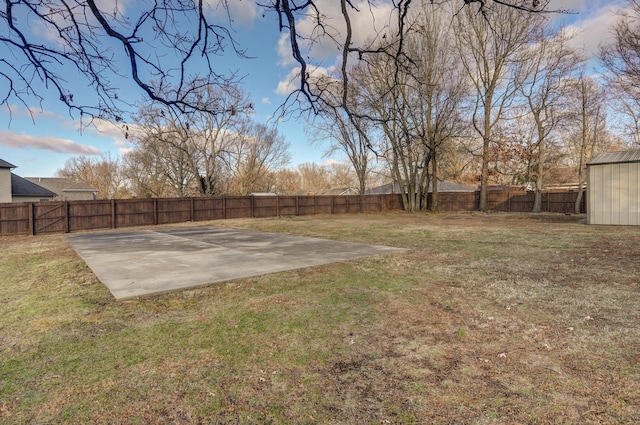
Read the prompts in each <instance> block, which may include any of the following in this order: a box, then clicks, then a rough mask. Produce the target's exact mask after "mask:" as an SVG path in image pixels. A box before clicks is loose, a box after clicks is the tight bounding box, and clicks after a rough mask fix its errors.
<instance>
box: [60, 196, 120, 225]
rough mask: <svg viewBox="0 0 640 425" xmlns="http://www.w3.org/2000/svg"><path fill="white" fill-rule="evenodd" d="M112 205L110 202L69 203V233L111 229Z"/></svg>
mask: <svg viewBox="0 0 640 425" xmlns="http://www.w3.org/2000/svg"><path fill="white" fill-rule="evenodd" d="M111 205H112V202H111V201H110V200H97V201H69V231H72V232H73V231H74V230H93V229H109V228H111V227H112V226H113V222H112V220H113V214H112V212H111Z"/></svg>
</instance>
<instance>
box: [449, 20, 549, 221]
mask: <svg viewBox="0 0 640 425" xmlns="http://www.w3.org/2000/svg"><path fill="white" fill-rule="evenodd" d="M481 12H482V13H479V12H478V11H475V10H473V9H472V8H466V9H465V10H464V11H463V12H462V13H458V14H457V19H456V20H455V25H456V31H457V33H458V34H459V37H458V38H457V41H458V46H459V51H460V55H461V58H462V61H463V64H464V67H465V69H466V71H467V75H468V76H469V79H470V81H471V82H472V84H473V87H474V89H475V102H474V108H473V116H472V118H473V119H472V122H473V128H474V129H475V131H476V133H477V134H478V136H479V137H480V138H481V139H482V154H481V160H482V168H481V173H480V205H479V209H480V210H486V209H487V184H488V180H489V171H490V164H489V161H490V153H491V148H492V144H493V143H496V140H495V139H494V137H493V132H494V129H495V128H496V126H497V125H498V124H499V123H500V121H501V119H502V118H503V114H504V112H505V110H506V109H507V108H508V107H509V106H510V105H511V102H512V101H513V98H514V95H515V94H516V91H517V89H518V85H517V82H518V81H517V79H516V78H515V74H514V73H515V71H516V69H517V65H518V64H519V62H520V61H521V60H522V59H523V58H522V54H523V53H524V52H525V51H526V48H527V47H528V44H529V41H530V39H531V35H532V34H534V33H535V32H536V31H537V28H538V27H539V26H540V25H542V24H543V20H542V18H541V17H539V16H536V15H532V14H528V13H523V12H522V11H520V10H517V9H512V8H491V9H484V11H482V10H481Z"/></svg>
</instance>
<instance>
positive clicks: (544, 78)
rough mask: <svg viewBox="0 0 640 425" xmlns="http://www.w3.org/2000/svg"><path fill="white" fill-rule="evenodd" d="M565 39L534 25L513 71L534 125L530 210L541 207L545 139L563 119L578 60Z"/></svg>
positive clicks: (561, 35)
mask: <svg viewBox="0 0 640 425" xmlns="http://www.w3.org/2000/svg"><path fill="white" fill-rule="evenodd" d="M569 41H570V37H569V36H567V34H566V32H565V31H562V30H560V31H556V32H553V33H549V32H548V31H547V30H546V29H545V28H538V29H537V30H536V32H535V33H534V37H533V38H532V40H531V42H532V44H531V46H530V47H529V49H528V51H527V52H526V54H525V55H524V56H523V60H522V61H521V62H520V66H519V70H518V73H517V77H518V78H520V79H521V81H520V84H519V86H520V87H519V89H520V94H521V96H522V97H523V98H524V101H525V103H526V105H527V109H528V112H529V116H530V119H531V120H532V121H533V123H534V124H535V132H534V133H533V134H534V142H533V143H532V144H531V146H532V148H534V149H535V157H536V160H537V167H536V171H535V175H536V179H535V199H534V203H533V212H540V211H541V209H542V189H543V187H544V173H545V170H546V168H547V167H548V164H547V139H548V138H549V136H550V134H551V133H552V132H553V131H554V130H556V129H557V127H558V125H560V124H561V122H562V121H563V120H566V118H567V114H565V113H564V111H565V110H566V105H565V103H566V98H567V96H568V90H570V81H571V79H572V77H573V74H574V73H575V72H576V71H577V70H578V67H579V65H580V63H581V60H582V58H580V57H579V55H578V54H577V53H576V52H575V51H574V50H573V49H571V48H570V47H568V45H567V43H568V42H569Z"/></svg>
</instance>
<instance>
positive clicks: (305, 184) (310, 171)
mask: <svg viewBox="0 0 640 425" xmlns="http://www.w3.org/2000/svg"><path fill="white" fill-rule="evenodd" d="M298 174H299V176H300V184H301V187H302V189H303V190H307V191H311V192H317V191H319V190H325V189H331V181H330V179H329V170H327V168H326V167H323V166H321V165H318V164H316V163H315V162H303V163H302V164H298Z"/></svg>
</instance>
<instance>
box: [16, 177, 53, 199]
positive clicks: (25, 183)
mask: <svg viewBox="0 0 640 425" xmlns="http://www.w3.org/2000/svg"><path fill="white" fill-rule="evenodd" d="M55 196H56V194H55V193H53V192H52V191H50V190H48V189H45V188H44V187H42V186H38V185H37V184H35V183H32V182H30V181H29V180H27V179H23V178H22V177H20V176H18V175H16V174H13V173H11V202H37V201H42V200H47V201H48V200H51V199H53V198H54V197H55Z"/></svg>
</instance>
